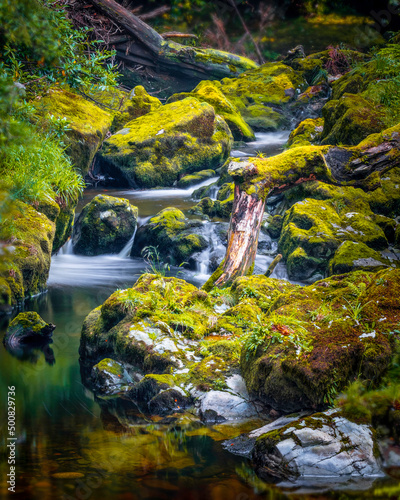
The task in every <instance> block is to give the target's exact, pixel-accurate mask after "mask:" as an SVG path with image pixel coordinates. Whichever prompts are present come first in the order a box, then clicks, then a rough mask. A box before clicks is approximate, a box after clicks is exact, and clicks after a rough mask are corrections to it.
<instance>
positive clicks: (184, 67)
mask: <svg viewBox="0 0 400 500" xmlns="http://www.w3.org/2000/svg"><path fill="white" fill-rule="evenodd" d="M92 3H93V4H94V5H95V6H96V7H97V8H99V9H100V10H101V11H102V12H103V13H104V14H105V15H106V16H108V17H109V18H110V19H112V21H114V22H115V23H116V24H117V25H118V26H119V27H120V28H121V29H122V30H123V31H124V32H125V33H127V34H128V35H129V36H130V37H131V39H130V40H129V41H128V42H127V43H125V42H124V43H123V44H122V45H117V46H116V50H117V56H118V57H120V58H121V59H123V60H124V61H125V62H126V63H128V64H129V63H130V64H142V65H145V66H149V67H152V68H157V69H158V70H162V71H165V72H168V73H171V74H174V73H176V72H177V73H179V74H181V75H186V76H187V77H191V78H197V79H200V80H204V79H208V80H209V79H221V78H224V77H232V76H237V75H239V74H240V73H242V72H243V71H246V70H249V69H253V68H256V67H257V64H256V63H255V62H254V61H251V60H250V59H246V58H245V57H241V56H238V55H235V54H230V53H228V52H223V51H220V50H213V49H199V48H195V47H188V46H184V45H181V44H179V43H176V42H173V41H171V40H164V39H163V38H162V36H161V35H159V34H158V33H157V32H156V31H155V30H153V29H152V28H151V27H150V26H148V25H147V24H146V23H144V22H143V21H141V20H140V19H139V18H138V17H136V16H135V15H134V14H132V12H130V11H128V10H127V9H125V8H124V7H123V6H122V5H119V4H118V3H117V2H115V1H114V0H93V2H92Z"/></svg>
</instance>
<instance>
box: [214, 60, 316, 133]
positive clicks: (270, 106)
mask: <svg viewBox="0 0 400 500" xmlns="http://www.w3.org/2000/svg"><path fill="white" fill-rule="evenodd" d="M220 85H221V86H220V87H219V86H218V87H219V88H220V90H221V91H222V93H223V94H224V95H225V96H226V97H227V99H229V101H230V102H231V103H232V104H233V105H234V106H235V107H236V108H237V109H238V110H239V112H240V113H241V115H242V117H243V119H244V120H245V122H246V123H247V124H248V125H250V126H251V127H252V128H253V129H254V130H264V131H269V130H277V129H278V128H280V127H282V126H284V125H285V124H287V123H288V115H290V112H289V110H288V104H289V103H290V101H292V100H293V99H294V97H295V95H296V90H297V89H299V88H300V87H303V86H306V84H305V80H304V79H303V77H302V76H301V74H300V73H298V72H296V71H295V70H293V69H292V68H290V67H288V66H286V65H284V64H282V63H266V64H263V65H262V66H260V67H259V68H257V69H254V70H251V71H246V72H245V73H242V74H241V75H240V76H239V77H238V78H234V79H232V78H224V79H223V80H222V81H221V84H220Z"/></svg>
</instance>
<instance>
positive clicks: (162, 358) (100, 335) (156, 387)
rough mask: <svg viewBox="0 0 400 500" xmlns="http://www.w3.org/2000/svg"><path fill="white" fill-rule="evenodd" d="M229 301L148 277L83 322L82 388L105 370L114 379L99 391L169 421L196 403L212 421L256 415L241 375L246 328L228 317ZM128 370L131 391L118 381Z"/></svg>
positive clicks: (234, 314)
mask: <svg viewBox="0 0 400 500" xmlns="http://www.w3.org/2000/svg"><path fill="white" fill-rule="evenodd" d="M223 300H224V298H223V297H219V296H212V295H209V294H207V293H206V292H205V291H202V290H199V289H197V288H196V287H195V286H193V285H191V284H189V283H186V282H185V281H183V280H181V279H177V278H167V277H163V276H161V275H159V274H158V275H149V274H145V275H143V276H142V277H141V278H140V279H139V280H138V281H137V283H136V284H135V286H134V287H133V288H131V289H127V290H120V291H117V292H115V293H114V294H112V295H111V296H110V297H109V298H108V299H107V300H106V301H105V303H104V304H103V305H102V306H100V307H98V308H97V309H95V310H94V311H92V312H91V313H90V314H89V315H88V316H87V318H86V319H85V322H84V325H83V328H82V336H81V345H80V350H79V352H80V356H81V363H82V365H81V366H82V367H83V370H82V373H83V374H84V379H83V380H84V383H85V384H86V385H88V386H89V387H91V388H93V383H94V380H93V375H94V374H95V372H96V373H98V371H99V368H101V369H102V371H103V372H104V370H105V371H106V372H107V373H108V374H110V375H108V374H105V376H104V377H103V376H102V377H103V378H102V379H100V378H99V377H97V378H96V383H95V384H94V389H95V390H96V391H97V392H99V391H100V392H101V391H103V392H107V391H109V390H110V389H112V390H113V391H114V389H115V391H119V392H123V393H124V397H125V396H126V397H128V398H130V399H132V400H133V401H135V403H136V404H137V405H138V406H139V408H140V409H141V410H142V411H143V412H145V413H151V414H157V415H171V414H173V413H175V412H179V411H183V410H184V409H185V408H186V407H187V406H189V405H191V404H193V401H194V400H196V401H197V402H196V406H197V409H198V411H199V413H200V415H201V417H202V419H203V420H204V421H206V422H210V421H218V422H219V421H223V420H238V419H243V418H249V417H251V418H253V417H255V416H256V415H257V406H255V405H252V404H251V403H250V401H249V396H248V394H247V390H246V387H245V384H244V381H243V379H242V378H241V377H240V375H239V374H238V368H239V354H240V344H239V342H238V340H237V339H238V336H239V335H243V323H242V324H240V320H238V317H237V311H236V310H235V311H231V314H230V315H228V316H226V317H223V315H224V313H225V312H226V311H227V309H229V306H227V305H226V304H225V303H224V302H223ZM217 318H220V320H221V321H220V324H219V325H217V324H216V320H217ZM234 322H236V326H234ZM229 324H231V325H232V331H231V332H228V331H227V330H226V329H225V328H227V327H228V325H229ZM233 336H235V338H233ZM236 336H237V337H236ZM201 339H203V340H201ZM200 340H201V342H200ZM234 340H236V341H234ZM98 360H101V363H100V364H96V366H95V368H94V369H92V368H93V365H94V364H95V363H97V362H98ZM110 360H113V361H112V362H111V361H110ZM93 370H94V371H93ZM132 370H134V371H135V373H133V372H132ZM125 371H126V372H128V373H129V374H130V375H131V377H132V382H130V383H128V385H126V384H125V383H123V384H120V383H119V382H120V380H118V379H119V378H120V379H122V378H123V375H124V373H125ZM85 373H86V374H87V376H86V375H85ZM139 374H140V375H141V377H140V380H138V379H137V377H138V376H139ZM118 375H121V377H118ZM143 375H144V377H143ZM101 380H103V381H104V389H102V388H101V387H99V381H100V382H101ZM108 380H109V381H110V382H108ZM127 389H128V391H127ZM126 391H127V392H126Z"/></svg>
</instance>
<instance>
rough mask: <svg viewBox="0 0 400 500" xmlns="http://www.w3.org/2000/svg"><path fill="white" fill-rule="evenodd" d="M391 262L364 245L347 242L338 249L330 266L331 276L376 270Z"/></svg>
mask: <svg viewBox="0 0 400 500" xmlns="http://www.w3.org/2000/svg"><path fill="white" fill-rule="evenodd" d="M387 265H389V261H388V260H387V259H385V258H384V257H382V255H381V254H380V253H378V252H376V251H375V250H372V249H371V248H369V247H367V245H365V244H364V243H356V242H354V241H345V242H343V243H342V244H341V245H340V246H339V248H338V249H337V251H336V253H335V255H334V257H333V259H332V261H331V262H330V264H329V273H330V274H342V273H347V272H349V271H354V270H356V269H376V268H379V267H381V266H387Z"/></svg>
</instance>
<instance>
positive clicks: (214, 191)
mask: <svg viewBox="0 0 400 500" xmlns="http://www.w3.org/2000/svg"><path fill="white" fill-rule="evenodd" d="M218 191H219V186H217V185H216V184H215V185H214V186H211V187H210V189H209V190H208V196H209V197H210V198H211V199H212V200H216V199H217V195H218Z"/></svg>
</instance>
